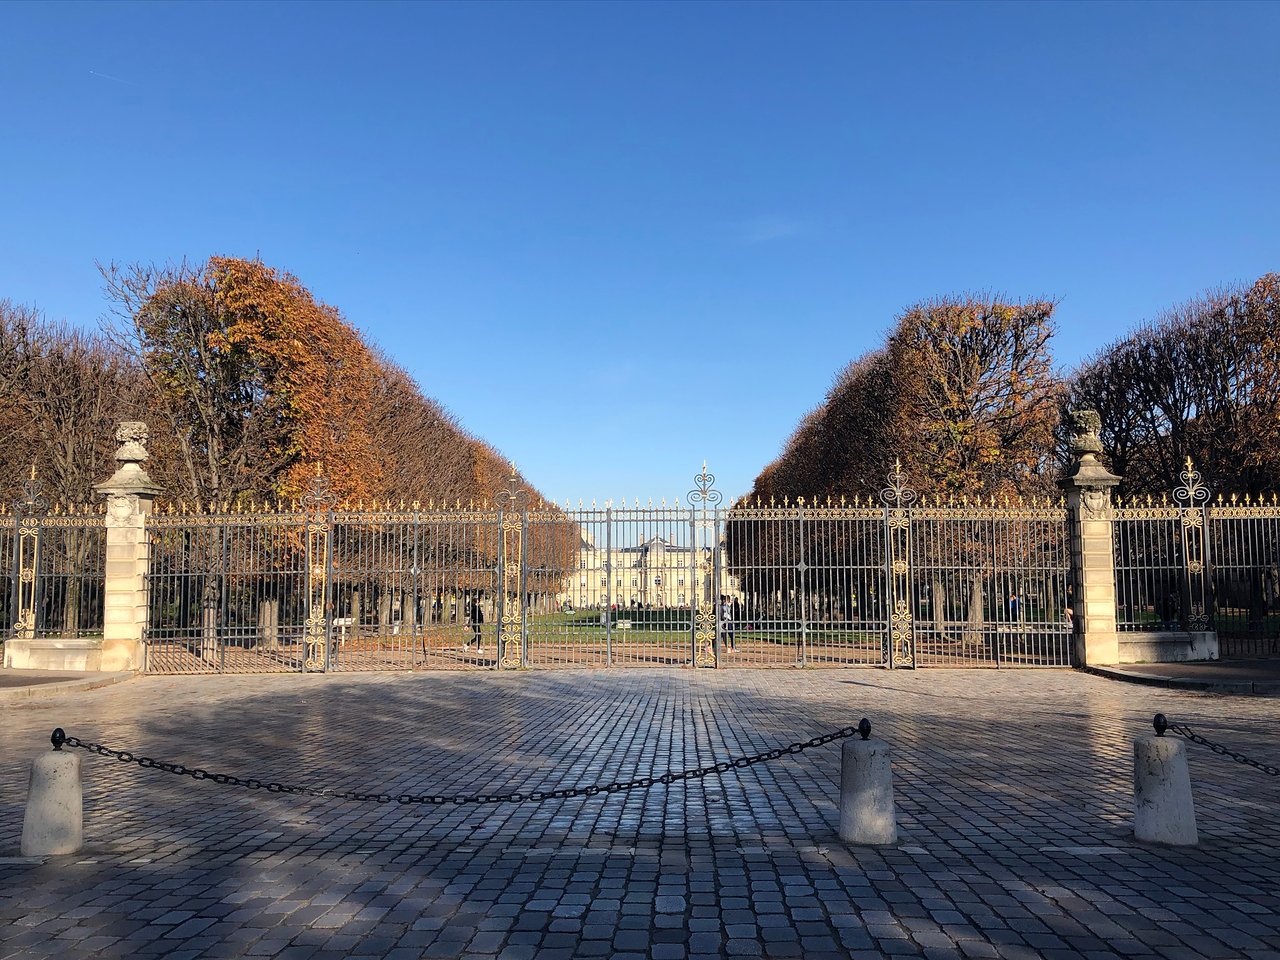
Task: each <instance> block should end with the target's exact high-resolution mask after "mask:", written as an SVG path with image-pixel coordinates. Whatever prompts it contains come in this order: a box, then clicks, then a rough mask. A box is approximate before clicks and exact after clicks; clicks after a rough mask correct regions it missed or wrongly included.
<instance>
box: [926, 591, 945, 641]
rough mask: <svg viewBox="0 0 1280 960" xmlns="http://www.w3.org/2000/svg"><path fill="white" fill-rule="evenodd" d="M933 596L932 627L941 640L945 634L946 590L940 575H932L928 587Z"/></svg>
mask: <svg viewBox="0 0 1280 960" xmlns="http://www.w3.org/2000/svg"><path fill="white" fill-rule="evenodd" d="M930 595H931V596H932V598H933V629H934V631H935V632H936V633H937V635H938V640H939V641H941V640H943V639H945V638H946V635H947V592H946V588H945V587H944V586H943V585H942V578H941V577H934V578H933V583H932V585H931V587H930Z"/></svg>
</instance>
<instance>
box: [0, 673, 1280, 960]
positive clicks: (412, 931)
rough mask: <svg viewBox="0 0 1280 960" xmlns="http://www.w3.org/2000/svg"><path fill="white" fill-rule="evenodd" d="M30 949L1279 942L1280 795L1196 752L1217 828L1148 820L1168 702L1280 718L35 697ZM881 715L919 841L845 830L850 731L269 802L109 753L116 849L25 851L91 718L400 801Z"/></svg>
mask: <svg viewBox="0 0 1280 960" xmlns="http://www.w3.org/2000/svg"><path fill="white" fill-rule="evenodd" d="M0 710H2V714H0V716H2V718H3V723H2V724H0V747H2V749H0V855H6V859H5V860H3V861H0V957H3V958H9V957H22V958H28V957H30V958H35V957H60V958H61V957H67V958H78V957H94V958H117V957H119V958H124V957H128V958H143V957H170V958H175V960H185V958H196V957H253V958H278V960H305V958H311V960H321V958H326V960H327V958H340V957H387V958H418V957H429V958H452V957H485V958H490V957H501V958H503V960H517V958H524V957H535V956H536V957H541V958H556V957H606V956H613V957H621V958H634V960H639V958H653V960H664V958H672V960H676V958H698V957H759V956H764V957H801V956H802V957H806V958H821V957H848V956H853V957H878V956H899V955H902V956H925V957H937V958H944V957H955V958H961V957H964V958H969V957H1026V958H1031V957H1045V958H1058V957H1062V958H1066V957H1086V958H1102V957H1126V958H1168V960H1183V958H1195V957H1247V958H1250V960H1263V958H1266V957H1276V958H1280V818H1278V817H1277V811H1280V779H1278V778H1274V777H1267V776H1264V775H1263V774H1261V773H1259V772H1257V771H1255V770H1252V769H1248V768H1245V767H1243V766H1240V765H1238V764H1234V763H1231V762H1230V761H1229V760H1226V759H1224V758H1222V757H1219V756H1215V755H1214V754H1212V753H1210V752H1208V751H1207V750H1205V749H1204V748H1202V747H1197V746H1192V745H1188V749H1189V751H1190V757H1191V766H1192V776H1193V780H1194V782H1195V785H1196V796H1195V800H1196V805H1197V809H1198V812H1199V818H1200V833H1201V840H1202V845H1201V846H1200V847H1199V848H1197V849H1193V850H1170V849H1159V848H1151V847H1144V846H1140V845H1138V844H1136V843H1135V842H1134V841H1133V840H1132V837H1131V828H1130V815H1131V786H1130V784H1131V770H1132V759H1131V738H1132V736H1134V735H1135V734H1140V733H1143V732H1145V731H1147V730H1148V729H1149V721H1150V717H1151V715H1152V714H1153V713H1155V712H1156V711H1157V710H1162V711H1163V712H1165V713H1167V714H1169V715H1170V716H1171V717H1172V718H1173V719H1176V720H1180V721H1183V722H1187V723H1190V724H1191V725H1192V726H1193V727H1194V728H1195V729H1196V730H1197V732H1202V733H1204V734H1206V735H1208V736H1210V737H1212V738H1214V739H1219V740H1222V741H1224V742H1226V743H1227V744H1229V745H1230V746H1232V747H1233V748H1235V749H1238V750H1241V751H1243V752H1246V753H1249V754H1252V755H1255V756H1259V757H1261V758H1264V759H1268V760H1270V761H1271V762H1275V761H1276V760H1277V759H1278V758H1280V738H1277V736H1276V729H1277V727H1276V721H1277V718H1278V717H1280V702H1278V701H1275V700H1263V699H1256V698H1248V699H1246V698H1224V697H1216V696H1213V695H1205V694H1198V693H1184V692H1174V691H1169V690H1161V689H1153V688H1145V687H1135V686H1131V685H1127V684H1119V683H1115V682H1112V681H1108V680H1104V679H1101V678H1097V677H1092V676H1087V675H1083V674H1080V673H1073V672H1069V671H1024V672H1007V671H1006V672H995V671H986V672H983V671H943V670H936V671H919V672H916V673H905V672H881V671H869V670H868V671H861V670H843V671H842V670H829V671H825V670H811V671H763V670H762V671H720V672H714V671H697V672H695V671H691V670H654V671H617V672H586V671H582V672H569V671H565V672H556V673H525V674H489V675H480V674H466V675H458V674H445V675H442V674H381V675H373V674H367V675H348V676H341V677H335V676H328V677H324V676H319V677H296V676H295V677H243V676H242V677H144V678H139V679H137V680H134V681H131V682H129V683H125V684H120V685H116V686H113V687H106V688H103V689H100V690H95V691H91V692H86V693H77V694H69V695H67V696H65V697H59V698H55V699H52V700H40V701H31V702H23V703H20V704H12V705H5V706H4V707H3V708H0ZM863 715H866V716H868V717H870V718H871V720H872V722H873V723H874V725H875V730H876V733H877V735H879V736H881V737H883V738H884V739H886V740H887V741H888V742H889V743H890V744H891V745H892V747H893V749H894V751H895V757H894V768H895V774H896V782H897V791H898V811H899V821H900V828H901V834H902V839H901V844H900V845H899V846H898V847H897V848H894V849H857V848H849V847H846V846H844V845H842V844H841V843H840V842H839V840H838V839H837V837H836V836H835V828H836V822H837V817H836V802H837V785H838V777H839V744H835V745H831V746H825V747H821V748H818V749H815V750H811V751H808V752H806V753H803V754H799V755H796V756H787V757H785V758H783V759H782V760H779V761H776V762H773V763H768V764H762V765H759V766H755V767H751V768H749V769H746V770H740V771H734V772H732V773H730V774H726V775H725V776H723V777H719V778H710V779H707V780H704V781H691V782H687V783H681V784H674V785H671V786H668V787H664V786H661V785H658V786H654V787H652V788H650V789H648V790H644V791H635V792H631V793H627V794H617V795H611V796H595V797H592V798H589V799H578V800H571V801H568V800H566V801H559V802H548V803H543V804H540V805H538V804H525V805H518V806H515V805H507V806H488V807H454V806H450V807H447V808H423V807H402V806H399V805H397V804H394V803H392V804H388V805H378V804H355V803H341V802H334V801H327V800H311V799H305V798H298V797H291V796H279V795H269V794H266V793H263V792H251V791H246V790H243V789H235V788H232V787H229V786H218V785H216V784H213V783H211V782H209V781H202V782H196V781H193V780H191V779H189V778H185V777H176V776H173V775H168V774H163V773H160V772H157V771H146V770H142V769H139V768H138V767H137V766H129V765H125V764H121V763H118V762H115V761H112V760H107V759H105V758H102V757H96V756H91V755H87V754H82V757H83V762H84V771H85V789H86V833H87V837H88V841H89V849H87V850H86V851H85V852H84V853H82V854H80V855H77V856H73V857H69V858H53V859H50V860H48V861H47V862H44V863H33V862H23V861H21V860H20V859H19V858H17V857H16V848H17V841H18V836H19V833H20V831H21V819H22V804H23V802H24V798H25V790H26V772H27V767H28V762H29V760H30V758H31V756H33V755H34V754H35V753H37V752H39V751H40V750H41V749H42V748H44V746H45V744H47V737H48V734H49V731H50V729H51V728H52V727H54V726H57V725H61V726H64V727H66V729H67V730H68V732H69V733H72V734H75V735H78V736H80V737H82V738H84V739H86V740H98V741H100V742H104V743H106V744H108V745H111V746H115V747H120V748H127V749H130V750H134V751H136V752H138V753H143V754H146V755H148V756H152V757H157V758H163V759H166V760H172V761H178V762H182V763H186V764H188V765H193V766H194V765H199V766H203V767H206V768H208V769H210V770H214V771H220V772H227V773H234V774H239V775H245V776H254V777H259V778H262V779H264V780H282V781H290V782H301V783H309V784H318V785H329V786H334V787H338V788H343V789H365V788H367V789H369V790H371V791H385V792H388V793H392V794H400V793H405V792H409V793H454V792H473V791H485V792H495V793H496V792H501V791H507V790H539V789H543V790H544V789H552V788H556V787H560V786H565V785H578V784H589V783H592V782H598V781H608V780H614V779H625V778H628V777H632V776H644V775H647V774H652V773H659V774H660V773H663V772H665V771H667V770H668V769H672V768H677V769H679V768H684V767H689V766H696V765H701V764H705V763H709V762H713V761H714V760H719V759H723V758H725V757H729V756H734V755H738V754H742V753H749V752H756V751H759V750H763V749H766V748H768V747H771V746H776V745H780V744H786V743H788V742H791V741H793V740H799V739H804V738H808V737H810V736H812V735H813V734H816V733H820V732H823V731H827V730H830V729H834V728H836V727H841V726H845V725H848V724H852V723H856V722H857V720H858V718H859V717H861V716H863Z"/></svg>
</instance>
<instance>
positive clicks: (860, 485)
mask: <svg viewBox="0 0 1280 960" xmlns="http://www.w3.org/2000/svg"><path fill="white" fill-rule="evenodd" d="M1053 308H1054V305H1053V303H1051V302H1048V301H1028V302H1025V303H1006V302H1003V301H1001V300H998V299H994V298H990V297H979V296H963V297H944V298H939V299H936V300H931V301H928V302H925V303H921V304H918V305H916V306H913V307H911V308H910V309H908V310H906V311H904V312H903V313H902V314H901V315H900V316H899V317H898V319H897V323H896V325H895V328H894V330H893V331H892V333H891V334H890V335H889V336H888V338H887V339H886V341H885V344H884V346H883V347H882V348H880V349H879V350H876V351H874V352H872V353H870V354H867V355H865V356H863V357H860V358H858V359H857V360H855V361H853V362H852V363H851V364H849V366H848V367H846V368H845V369H844V370H843V371H841V373H840V374H839V375H838V376H837V377H836V380H835V382H834V383H833V385H832V388H831V391H830V392H829V393H828V395H827V397H826V400H825V402H824V403H823V404H822V405H821V406H820V407H818V408H817V409H816V410H814V411H813V412H811V413H810V414H808V415H807V416H806V417H805V419H804V420H803V421H802V422H801V424H800V426H799V427H798V428H797V430H796V432H795V433H794V434H793V435H792V437H791V439H790V440H789V441H788V443H787V445H786V447H785V449H784V450H783V452H782V454H781V455H780V456H779V457H778V459H777V460H775V461H774V462H773V463H772V464H770V465H769V466H768V467H766V468H765V470H764V471H763V472H762V473H761V474H760V476H759V477H758V478H757V480H756V485H755V489H754V490H753V494H754V495H755V496H760V497H763V498H764V499H769V498H770V497H772V498H782V497H784V496H785V497H789V498H792V499H794V498H796V497H800V496H803V497H806V498H810V497H814V496H817V497H825V496H836V497H838V496H842V495H844V496H848V495H853V494H860V495H871V494H874V493H875V492H876V491H878V490H879V489H880V488H881V487H882V486H883V485H884V478H885V475H886V474H887V473H888V472H889V470H890V469H891V468H892V466H893V464H894V463H895V462H896V461H900V462H901V463H902V466H903V469H904V471H905V472H906V473H907V474H908V476H909V477H910V478H911V480H912V481H913V482H914V484H915V485H916V487H917V488H918V489H921V490H924V491H928V492H932V493H939V494H945V493H960V494H971V495H972V494H977V495H990V494H1003V493H1039V492H1043V491H1045V490H1046V489H1047V488H1048V486H1049V483H1050V482H1051V479H1052V478H1051V477H1050V476H1049V472H1050V471H1049V467H1050V465H1051V458H1052V455H1053V450H1054V427H1055V425H1056V422H1057V417H1058V383H1057V380H1056V378H1055V376H1054V372H1053V362H1052V356H1051V353H1050V343H1051V340H1052V337H1053V322H1052V316H1053Z"/></svg>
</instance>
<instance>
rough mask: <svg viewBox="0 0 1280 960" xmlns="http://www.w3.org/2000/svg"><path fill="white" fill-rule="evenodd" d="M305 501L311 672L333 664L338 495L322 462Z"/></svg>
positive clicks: (306, 636) (307, 664)
mask: <svg viewBox="0 0 1280 960" xmlns="http://www.w3.org/2000/svg"><path fill="white" fill-rule="evenodd" d="M301 503H302V508H303V510H305V511H306V520H305V530H306V537H307V616H306V619H305V620H304V621H303V634H302V636H303V640H304V642H305V644H306V654H305V658H304V661H303V667H304V669H305V670H307V671H308V672H321V671H324V670H326V669H327V668H328V665H329V664H328V650H329V620H330V617H329V613H330V611H329V568H330V550H331V546H332V537H331V532H332V520H333V508H334V506H335V505H336V504H337V497H335V496H334V494H333V491H332V490H331V489H330V486H329V481H328V479H326V478H325V477H324V476H322V475H321V473H320V466H319V464H317V465H316V474H315V476H314V477H312V478H311V482H310V484H309V486H308V490H307V492H306V493H304V494H303V495H302V500H301Z"/></svg>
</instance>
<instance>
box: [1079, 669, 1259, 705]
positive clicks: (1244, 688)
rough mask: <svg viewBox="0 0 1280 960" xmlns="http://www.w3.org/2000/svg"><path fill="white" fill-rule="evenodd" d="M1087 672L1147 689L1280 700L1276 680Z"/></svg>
mask: <svg viewBox="0 0 1280 960" xmlns="http://www.w3.org/2000/svg"><path fill="white" fill-rule="evenodd" d="M1080 669H1081V670H1083V671H1084V672H1085V673H1091V674H1093V675H1094V676H1097V677H1106V678H1107V679H1108V680H1122V681H1124V682H1126V683H1138V684H1142V685H1144V686H1148V687H1166V688H1168V689H1170V690H1199V691H1202V692H1204V693H1228V694H1233V695H1235V696H1241V697H1280V682H1277V681H1275V680H1257V681H1255V680H1241V681H1232V680H1207V679H1203V678H1190V677H1188V678H1183V677H1161V676H1158V675H1156V674H1153V673H1135V672H1133V671H1130V670H1117V669H1116V668H1114V667H1087V666H1086V667H1081V668H1080Z"/></svg>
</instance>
